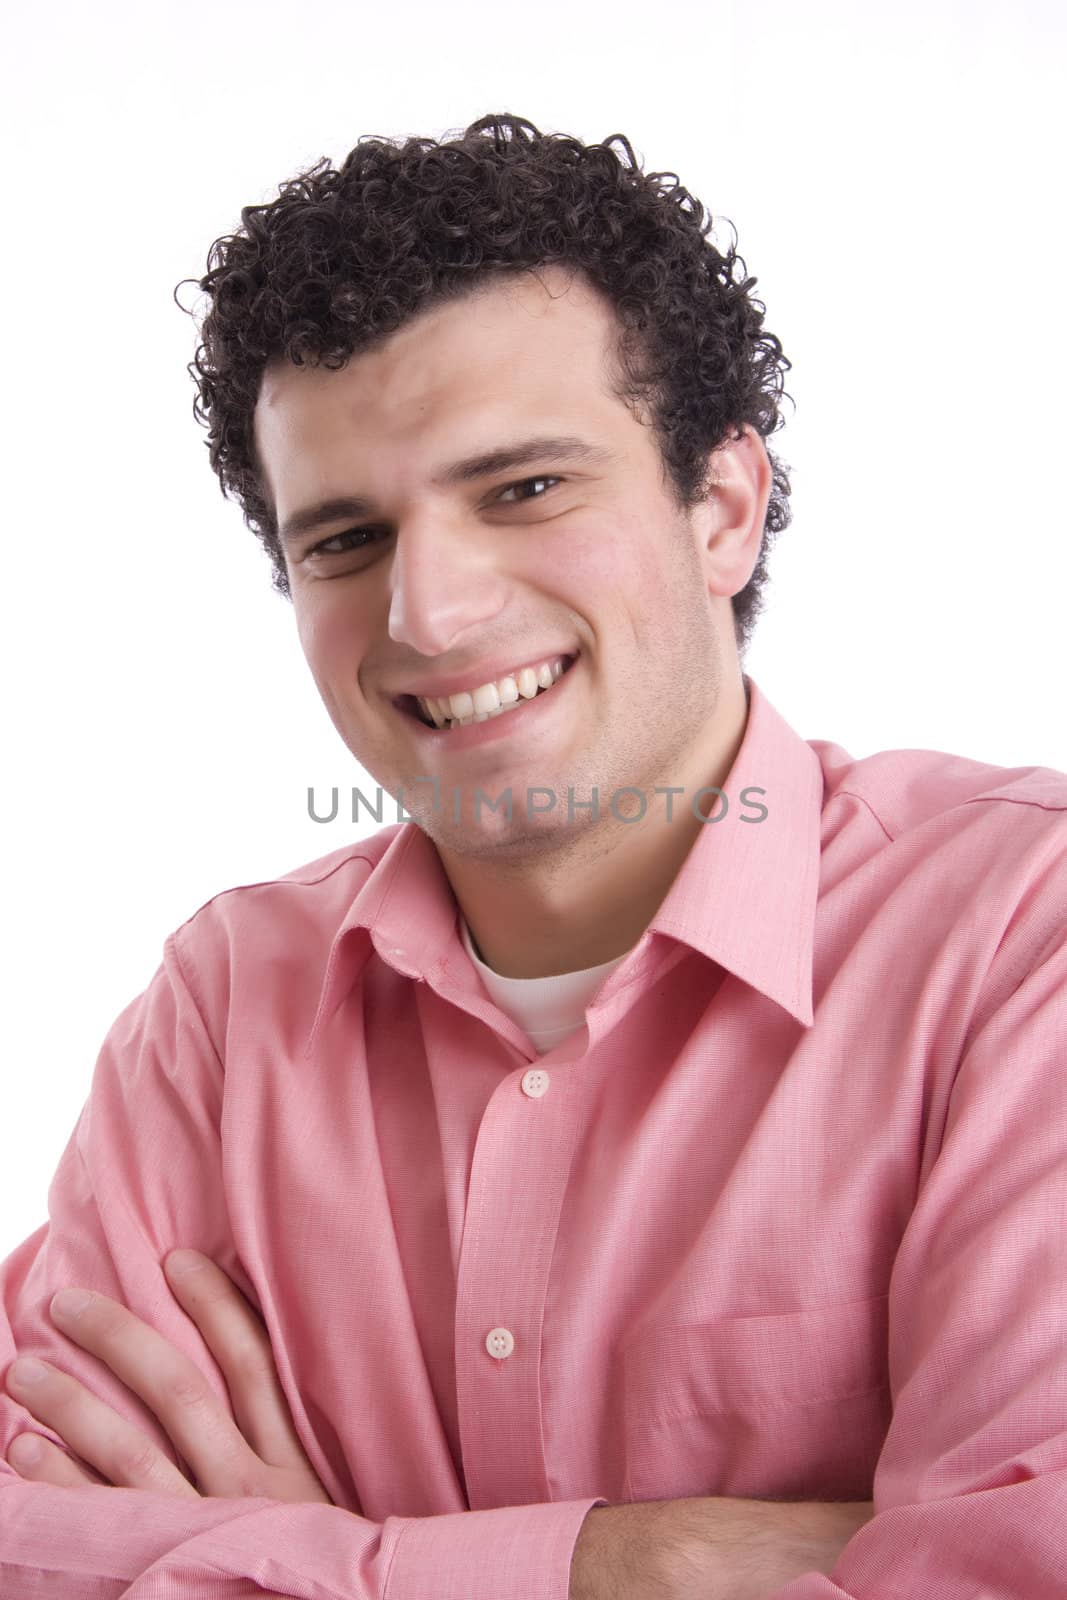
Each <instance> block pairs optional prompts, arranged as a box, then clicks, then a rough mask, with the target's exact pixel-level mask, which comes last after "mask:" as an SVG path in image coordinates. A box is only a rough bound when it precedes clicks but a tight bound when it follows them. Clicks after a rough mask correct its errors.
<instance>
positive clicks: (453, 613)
mask: <svg viewBox="0 0 1067 1600" xmlns="http://www.w3.org/2000/svg"><path fill="white" fill-rule="evenodd" d="M390 585H391V599H390V604H389V636H390V638H392V639H395V640H397V641H398V642H399V643H400V644H406V645H409V646H410V647H411V649H413V650H417V651H418V653H419V654H420V655H423V656H436V655H443V654H444V653H445V651H447V650H450V649H452V648H453V646H454V645H457V644H461V643H462V642H463V635H464V634H465V633H467V632H468V631H469V630H470V629H471V628H478V627H480V626H482V625H484V624H485V623H487V622H491V621H492V620H493V619H494V618H495V617H497V616H498V615H499V614H500V612H501V611H502V610H503V609H504V604H505V601H506V597H507V585H506V581H505V579H504V577H503V575H502V574H501V572H500V571H499V569H498V567H497V566H496V564H495V561H494V559H493V557H492V554H491V553H490V552H488V551H486V550H484V549H481V548H479V547H476V546H475V545H474V544H473V543H472V541H471V540H470V539H469V538H465V537H464V536H463V532H462V530H461V529H459V528H454V527H449V526H448V525H447V524H446V522H445V521H444V519H441V518H433V517H428V516H424V517H423V518H421V519H420V520H418V521H417V522H416V521H412V522H408V523H406V524H405V525H404V526H403V527H402V528H400V529H399V530H398V532H397V536H396V543H395V545H394V549H393V560H392V570H391V573H390Z"/></svg>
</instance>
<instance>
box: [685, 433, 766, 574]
mask: <svg viewBox="0 0 1067 1600" xmlns="http://www.w3.org/2000/svg"><path fill="white" fill-rule="evenodd" d="M708 484H709V489H708V496H707V499H706V500H704V501H703V502H702V503H701V504H700V505H699V506H698V507H697V508H696V509H695V510H694V512H693V513H692V516H693V528H694V533H695V534H696V536H697V539H698V547H697V548H698V554H699V556H700V559H701V563H702V565H703V567H704V571H705V573H706V575H707V583H708V589H709V591H710V593H712V594H717V595H722V596H724V597H725V598H729V597H730V596H732V595H735V594H740V592H741V590H742V589H743V588H744V587H745V584H746V583H747V582H748V580H749V578H751V576H752V573H753V570H754V569H755V565H756V562H757V561H758V560H759V553H760V546H761V544H762V542H763V523H764V519H765V518H766V515H767V505H768V502H769V500H770V497H771V488H772V487H773V474H772V471H771V463H770V459H769V457H768V455H767V451H766V449H765V447H764V443H763V440H762V439H761V437H760V435H759V434H758V433H757V432H756V430H755V428H754V427H752V425H751V423H747V422H746V423H744V424H743V425H742V428H741V430H740V437H739V438H734V437H732V436H731V437H728V438H727V439H726V440H725V441H724V442H723V443H722V444H720V445H719V446H718V447H717V448H716V449H715V450H713V451H712V453H711V455H710V456H709V457H708Z"/></svg>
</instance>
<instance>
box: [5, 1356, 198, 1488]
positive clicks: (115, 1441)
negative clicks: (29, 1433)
mask: <svg viewBox="0 0 1067 1600" xmlns="http://www.w3.org/2000/svg"><path fill="white" fill-rule="evenodd" d="M27 1379H28V1380H29V1381H27ZM7 1387H8V1391H9V1393H10V1394H12V1395H13V1396H14V1398H15V1399H16V1400H17V1401H18V1402H19V1404H20V1405H21V1406H23V1407H24V1408H25V1409H26V1410H27V1411H28V1412H29V1413H30V1415H31V1416H33V1417H36V1419H37V1421H38V1422H41V1423H43V1424H44V1425H45V1426H46V1427H48V1428H51V1429H52V1431H53V1432H54V1433H58V1434H59V1436H60V1438H61V1439H62V1440H63V1442H64V1444H65V1445H67V1446H68V1447H69V1448H70V1449H71V1450H73V1451H74V1453H75V1455H77V1456H80V1457H81V1459H82V1460H83V1461H85V1462H87V1463H88V1464H89V1466H91V1467H95V1469H96V1470H97V1472H99V1473H100V1474H101V1476H102V1477H103V1478H104V1479H105V1480H106V1481H107V1482H108V1483H109V1484H113V1485H115V1486H116V1487H117V1488H121V1489H151V1490H155V1491H156V1492H157V1493H161V1494H187V1495H195V1494H196V1490H195V1489H194V1488H193V1486H192V1484H191V1483H190V1482H189V1480H188V1478H185V1477H183V1476H182V1474H181V1473H180V1472H179V1471H178V1469H177V1467H175V1466H174V1465H173V1463H172V1462H170V1461H168V1460H167V1458H166V1456H165V1455H163V1453H162V1451H160V1450H157V1448H156V1446H155V1445H154V1444H153V1443H152V1441H151V1439H148V1438H146V1437H145V1435H144V1434H143V1433H141V1432H140V1430H139V1429H138V1428H135V1427H134V1426H133V1424H132V1423H129V1422H127V1421H126V1419H125V1418H124V1417H120V1416H119V1414H118V1412H117V1411H112V1409H111V1407H110V1406H108V1405H105V1404H104V1402H103V1401H102V1400H98V1399H97V1397H96V1396H95V1395H94V1394H90V1393H89V1390H88V1389H86V1388H85V1387H84V1385H82V1384H80V1383H79V1382H78V1381H77V1379H76V1378H72V1377H70V1376H69V1375H68V1374H67V1373H65V1372H60V1371H59V1370H58V1369H57V1368H55V1367H52V1366H49V1365H48V1363H47V1362H44V1361H33V1362H25V1361H16V1362H15V1363H14V1365H13V1366H12V1367H10V1368H9V1370H8V1374H7ZM22 1448H23V1449H26V1446H25V1445H24V1446H23V1447H22Z"/></svg>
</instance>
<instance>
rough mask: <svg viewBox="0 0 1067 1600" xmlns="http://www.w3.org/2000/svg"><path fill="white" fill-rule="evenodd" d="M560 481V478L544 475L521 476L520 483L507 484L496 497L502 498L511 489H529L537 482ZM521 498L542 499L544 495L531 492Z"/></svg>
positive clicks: (550, 482)
mask: <svg viewBox="0 0 1067 1600" xmlns="http://www.w3.org/2000/svg"><path fill="white" fill-rule="evenodd" d="M560 482H562V479H560V478H548V477H546V478H523V479H522V481H521V482H520V483H510V484H509V485H508V487H507V488H506V489H505V490H503V492H502V493H501V494H500V495H499V496H498V499H500V500H503V498H504V495H507V494H510V493H511V491H512V490H513V489H529V488H530V487H531V485H532V484H537V483H549V484H552V483H560ZM522 498H523V499H524V500H543V499H544V498H545V497H544V495H543V494H536V495H534V494H531V495H523V497H522ZM515 503H516V502H514V501H513V502H512V504H515Z"/></svg>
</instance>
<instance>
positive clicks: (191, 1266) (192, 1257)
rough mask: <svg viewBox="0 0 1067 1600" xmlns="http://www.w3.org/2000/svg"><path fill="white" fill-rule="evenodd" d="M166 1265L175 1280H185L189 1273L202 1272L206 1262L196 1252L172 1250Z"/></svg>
mask: <svg viewBox="0 0 1067 1600" xmlns="http://www.w3.org/2000/svg"><path fill="white" fill-rule="evenodd" d="M165 1265H166V1268H167V1272H168V1273H169V1274H172V1275H173V1276H174V1277H175V1278H184V1277H185V1276H186V1274H187V1273H190V1272H200V1271H201V1269H202V1268H203V1265H204V1260H203V1257H202V1256H199V1255H198V1254H197V1253H196V1251H195V1250H172V1251H171V1253H170V1255H169V1256H168V1257H167V1260H166V1263H165Z"/></svg>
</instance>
